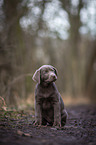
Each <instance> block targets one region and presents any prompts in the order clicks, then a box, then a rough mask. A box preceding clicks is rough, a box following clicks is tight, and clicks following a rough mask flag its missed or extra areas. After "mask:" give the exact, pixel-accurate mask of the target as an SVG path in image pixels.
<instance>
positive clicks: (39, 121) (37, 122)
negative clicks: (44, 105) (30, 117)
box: [34, 100, 42, 125]
mask: <svg viewBox="0 0 96 145" xmlns="http://www.w3.org/2000/svg"><path fill="white" fill-rule="evenodd" d="M34 124H35V125H41V124H42V112H41V106H40V104H39V103H38V102H37V101H36V100H35V123H34Z"/></svg>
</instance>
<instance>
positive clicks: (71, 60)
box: [0, 0, 96, 105]
mask: <svg viewBox="0 0 96 145" xmlns="http://www.w3.org/2000/svg"><path fill="white" fill-rule="evenodd" d="M43 64H51V65H53V66H55V67H56V68H57V70H58V74H59V75H58V80H57V81H56V84H57V87H58V90H59V91H60V93H61V94H63V95H64V96H65V97H67V96H70V97H71V98H75V99H79V98H80V97H81V96H82V97H85V98H86V100H87V98H89V99H90V101H91V102H96V0H0V96H1V97H2V98H4V99H5V100H6V103H7V104H8V105H10V104H15V105H18V103H20V100H24V101H26V100H27V99H28V98H34V87H35V83H34V82H33V81H32V75H33V73H34V72H35V70H36V69H37V68H39V67H40V66H41V65H43Z"/></svg>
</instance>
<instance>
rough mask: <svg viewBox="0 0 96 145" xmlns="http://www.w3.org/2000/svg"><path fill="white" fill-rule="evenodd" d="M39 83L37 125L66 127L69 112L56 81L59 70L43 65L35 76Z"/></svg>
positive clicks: (36, 108) (37, 89) (36, 97)
mask: <svg viewBox="0 0 96 145" xmlns="http://www.w3.org/2000/svg"><path fill="white" fill-rule="evenodd" d="M33 80H34V81H35V82H37V85H36V89H35V123H34V124H35V125H48V124H49V125H51V126H52V125H53V126H60V127H61V126H64V125H65V123H66V119H67V112H66V110H65V108H64V103H63V100H62V98H61V96H60V93H59V92H58V90H57V88H56V85H55V83H54V82H55V81H56V80H57V70H56V68H54V67H53V66H51V65H43V66H41V67H40V68H39V69H38V70H36V72H35V73H34V75H33Z"/></svg>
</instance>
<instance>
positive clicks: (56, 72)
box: [53, 67, 58, 76]
mask: <svg viewBox="0 0 96 145" xmlns="http://www.w3.org/2000/svg"><path fill="white" fill-rule="evenodd" d="M53 69H54V72H55V74H56V76H58V71H57V69H56V68H55V67H53Z"/></svg>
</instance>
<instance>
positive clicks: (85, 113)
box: [0, 106, 96, 145]
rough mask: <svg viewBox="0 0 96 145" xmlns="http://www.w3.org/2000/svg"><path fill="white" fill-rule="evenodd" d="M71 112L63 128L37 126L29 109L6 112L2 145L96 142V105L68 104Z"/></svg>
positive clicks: (2, 121) (0, 130)
mask: <svg viewBox="0 0 96 145" xmlns="http://www.w3.org/2000/svg"><path fill="white" fill-rule="evenodd" d="M67 111H68V114H69V119H68V121H67V124H66V125H65V127H63V128H53V127H34V126H33V125H32V119H34V117H33V118H32V114H31V113H28V112H27V113H25V114H24V113H21V112H17V114H16V116H15V117H12V116H11V117H10V114H11V112H10V113H9V112H8V113H7V114H4V115H2V116H1V119H0V145H62V144H63V145H83V144H85V145H96V108H95V106H75V107H68V108H67ZM20 113H21V114H20ZM11 115H12V114H11ZM17 115H18V118H16V117H17Z"/></svg>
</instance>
